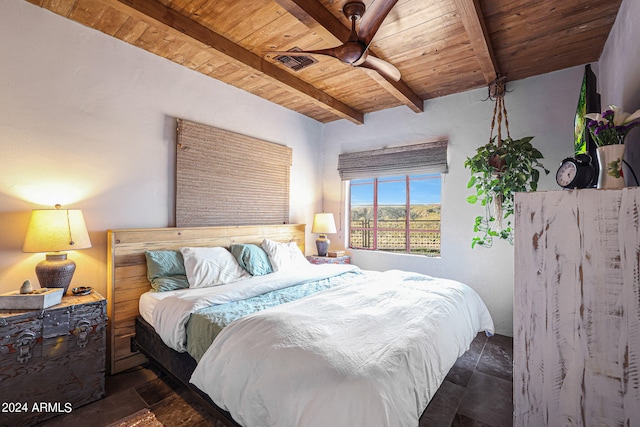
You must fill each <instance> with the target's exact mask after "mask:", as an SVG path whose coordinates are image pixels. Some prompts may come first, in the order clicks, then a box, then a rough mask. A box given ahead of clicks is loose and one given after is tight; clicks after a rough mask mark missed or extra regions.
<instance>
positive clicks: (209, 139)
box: [176, 119, 291, 227]
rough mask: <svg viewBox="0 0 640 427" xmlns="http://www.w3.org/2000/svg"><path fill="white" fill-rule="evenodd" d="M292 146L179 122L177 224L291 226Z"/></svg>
mask: <svg viewBox="0 0 640 427" xmlns="http://www.w3.org/2000/svg"><path fill="white" fill-rule="evenodd" d="M290 168H291V148H289V147H286V146H284V145H280V144H274V143H271V142H267V141H263V140H260V139H256V138H252V137H249V136H245V135H240V134H237V133H234V132H229V131H226V130H222V129H218V128H215V127H211V126H206V125H203V124H199V123H194V122H190V121H187V120H182V119H179V120H178V144H177V154H176V226H177V227H199V226H216V225H255V224H283V223H288V222H289V173H290Z"/></svg>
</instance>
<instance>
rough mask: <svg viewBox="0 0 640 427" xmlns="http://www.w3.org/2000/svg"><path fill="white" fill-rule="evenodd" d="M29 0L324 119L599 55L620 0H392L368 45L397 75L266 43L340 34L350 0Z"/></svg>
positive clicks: (310, 44)
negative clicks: (293, 55) (306, 62)
mask: <svg viewBox="0 0 640 427" xmlns="http://www.w3.org/2000/svg"><path fill="white" fill-rule="evenodd" d="M27 1H29V2H30V3H34V4H36V5H39V6H41V7H43V8H46V9H49V10H51V11H53V12H54V13H57V14H59V15H61V16H64V17H66V18H68V19H71V20H73V21H77V22H79V23H81V24H83V25H86V26H89V27H92V28H95V29H97V30H99V31H102V32H103V33H106V34H108V35H111V36H113V37H116V38H118V39H120V40H122V41H124V42H127V43H130V44H132V45H134V46H137V47H139V48H141V49H145V50H147V51H149V52H151V53H153V54H156V55H159V56H162V57H164V58H167V59H168V60H171V61H173V62H176V63H178V64H181V65H183V66H185V67H187V68H190V69H192V70H195V71H197V72H200V73H203V74H205V75H207V76H210V77H211V78H214V79H217V80H220V81H223V82H225V83H228V84H230V85H233V86H235V87H238V88H240V89H242V90H245V91H247V92H250V93H253V94H255V95H257V96H260V97H262V98H265V99H268V100H269V101H272V102H274V103H276V104H279V105H282V106H284V107H286V108H288V109H291V110H294V111H297V112H299V113H301V114H304V115H306V116H308V117H311V118H313V119H315V120H318V121H320V122H323V123H326V122H330V121H333V120H338V119H346V120H349V121H351V122H353V123H357V124H361V123H364V116H365V114H367V113H371V112H374V111H379V110H384V109H387V108H392V107H397V106H402V105H404V106H406V107H407V108H410V109H411V110H412V111H415V112H420V111H422V110H423V100H426V101H428V100H429V99H432V98H436V97H439V96H444V95H449V94H452V93H457V92H462V91H466V90H469V89H474V88H479V87H483V86H486V85H487V84H488V83H489V82H491V81H492V80H494V79H495V78H496V77H497V76H506V77H507V79H508V80H517V79H522V78H526V77H531V76H535V75H539V74H543V73H547V72H551V71H555V70H560V69H563V68H567V67H571V66H575V65H581V64H586V63H589V62H593V61H597V60H598V58H599V57H600V54H601V52H602V49H603V46H604V43H605V41H606V39H607V36H608V34H609V31H610V30H611V27H612V25H613V23H614V20H615V17H616V14H617V12H618V9H619V7H620V3H621V1H622V0H609V1H602V0H565V1H557V0H537V1H530V0H509V1H507V0H504V1H496V0H429V1H427V0H399V1H398V2H397V3H396V5H395V6H394V7H393V9H392V10H391V12H390V13H389V15H388V16H387V18H386V19H385V21H384V22H383V24H382V26H381V27H380V29H379V31H378V32H377V33H376V36H375V37H374V39H373V42H372V44H371V46H370V51H371V53H372V54H373V55H375V56H377V57H379V58H381V59H383V60H385V61H388V62H390V63H392V64H393V65H395V66H396V67H397V68H398V69H399V70H400V72H401V74H402V78H401V80H400V81H398V82H395V81H393V80H391V79H387V78H384V77H382V76H381V75H379V74H378V73H376V72H375V71H372V70H367V69H364V68H359V67H358V68H355V67H352V66H350V65H347V64H344V63H342V62H340V61H338V60H337V59H334V58H330V57H325V56H321V55H315V56H313V58H314V59H316V60H317V63H315V64H313V65H311V66H309V67H308V68H304V69H302V70H299V71H293V70H291V69H289V68H287V67H285V66H283V65H282V64H280V63H279V62H277V61H275V60H274V57H275V56H276V55H274V54H269V53H268V52H269V51H273V50H280V51H282V50H289V49H292V48H294V47H297V48H300V49H302V50H309V49H324V48H329V47H334V46H337V45H339V44H341V43H342V42H343V41H345V40H346V38H347V36H348V34H349V28H350V22H349V20H348V19H347V18H346V17H345V16H344V14H343V13H342V7H343V6H344V4H345V3H346V2H347V0H245V1H240V0H27ZM374 1H382V0H364V2H365V4H366V6H367V8H370V7H371V6H372V4H373V2H374ZM365 17H366V12H365ZM50 36H51V37H55V35H54V34H52V35H50Z"/></svg>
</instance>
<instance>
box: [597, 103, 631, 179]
mask: <svg viewBox="0 0 640 427" xmlns="http://www.w3.org/2000/svg"><path fill="white" fill-rule="evenodd" d="M585 118H587V119H589V122H588V123H587V128H588V129H589V133H591V136H593V140H594V141H595V143H596V144H597V145H598V148H597V155H598V164H599V166H600V175H599V177H598V188H622V187H624V174H623V172H622V164H623V163H624V139H625V138H626V136H627V134H628V133H629V131H630V130H631V129H633V128H634V127H636V126H638V125H640V110H637V111H636V112H635V113H633V114H629V113H627V112H624V111H622V110H621V109H620V108H619V107H616V106H615V105H610V106H609V107H608V109H607V110H606V111H604V112H602V113H590V114H587V115H585ZM627 166H628V165H627Z"/></svg>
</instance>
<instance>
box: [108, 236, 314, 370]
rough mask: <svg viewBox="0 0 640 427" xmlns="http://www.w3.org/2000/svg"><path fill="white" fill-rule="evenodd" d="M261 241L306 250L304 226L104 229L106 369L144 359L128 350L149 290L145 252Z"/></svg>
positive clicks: (139, 361) (135, 363) (118, 367)
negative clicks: (142, 298)
mask: <svg viewBox="0 0 640 427" xmlns="http://www.w3.org/2000/svg"><path fill="white" fill-rule="evenodd" d="M264 239H271V240H275V241H279V242H289V241H295V242H296V243H297V245H298V247H300V250H301V251H302V253H305V252H304V240H305V225H304V224H281V225H247V226H222V227H192V228H175V227H173V228H140V229H125V230H108V231H107V242H108V252H107V253H108V256H109V259H108V261H107V268H108V273H107V274H108V283H107V314H108V316H109V329H108V331H109V339H108V344H109V350H108V353H107V354H108V356H109V357H108V366H109V372H110V373H112V374H114V373H116V372H120V371H123V370H125V369H129V368H131V367H133V366H137V365H139V364H140V363H144V362H145V360H146V359H145V358H144V356H143V355H142V354H140V353H138V352H137V351H135V352H132V351H131V338H132V337H133V336H134V334H135V330H134V328H135V318H136V316H137V315H138V299H139V298H140V295H142V294H143V293H144V292H146V291H148V290H149V289H150V288H151V286H150V284H149V281H148V280H147V264H146V259H145V256H144V253H145V251H153V250H169V249H179V248H182V247H188V246H191V247H193V246H223V247H229V246H231V245H232V244H235V243H255V244H260V243H262V241H263V240H264Z"/></svg>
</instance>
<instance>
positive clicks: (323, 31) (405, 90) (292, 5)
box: [275, 0, 424, 113]
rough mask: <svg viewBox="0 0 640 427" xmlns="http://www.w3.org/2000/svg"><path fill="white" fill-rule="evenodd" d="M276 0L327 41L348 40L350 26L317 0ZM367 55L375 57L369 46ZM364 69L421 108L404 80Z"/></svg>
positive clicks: (404, 101) (394, 93) (403, 100)
mask: <svg viewBox="0 0 640 427" xmlns="http://www.w3.org/2000/svg"><path fill="white" fill-rule="evenodd" d="M275 1H276V3H278V4H279V5H280V6H282V8H284V9H285V10H286V11H287V12H289V13H290V14H291V15H293V16H295V17H296V18H297V19H298V20H299V21H300V22H302V23H303V24H304V25H306V26H307V27H308V28H309V29H310V30H311V31H314V32H315V33H317V34H318V35H319V36H320V37H322V38H323V39H324V40H325V41H327V43H330V44H334V45H340V44H342V43H343V42H344V41H345V40H347V38H348V37H349V34H350V33H351V30H350V28H347V27H346V26H345V25H344V24H343V23H342V22H341V21H340V20H339V19H338V18H336V17H335V16H334V15H333V14H332V13H331V12H330V11H328V10H327V9H326V8H325V7H324V6H322V3H320V2H319V1H317V0H275ZM365 13H366V12H365ZM369 55H373V56H375V57H378V56H377V55H376V53H375V52H374V51H373V50H372V49H371V48H369ZM365 72H367V74H368V75H369V76H370V77H371V78H372V79H373V80H375V81H376V83H378V84H379V85H380V86H381V87H382V88H384V89H385V90H386V91H387V92H389V93H390V94H391V95H392V96H393V97H395V98H396V99H397V100H399V101H400V102H401V103H402V104H403V105H406V106H407V107H409V108H411V110H413V111H414V112H416V113H420V112H422V111H424V101H423V99H422V98H421V97H420V96H419V95H418V94H417V93H415V92H414V91H413V89H411V88H410V87H409V85H408V84H407V83H406V82H405V81H404V80H402V79H400V80H399V81H397V82H396V81H394V80H392V79H388V78H386V77H383V76H382V75H380V74H378V73H376V72H369V70H365Z"/></svg>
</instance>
